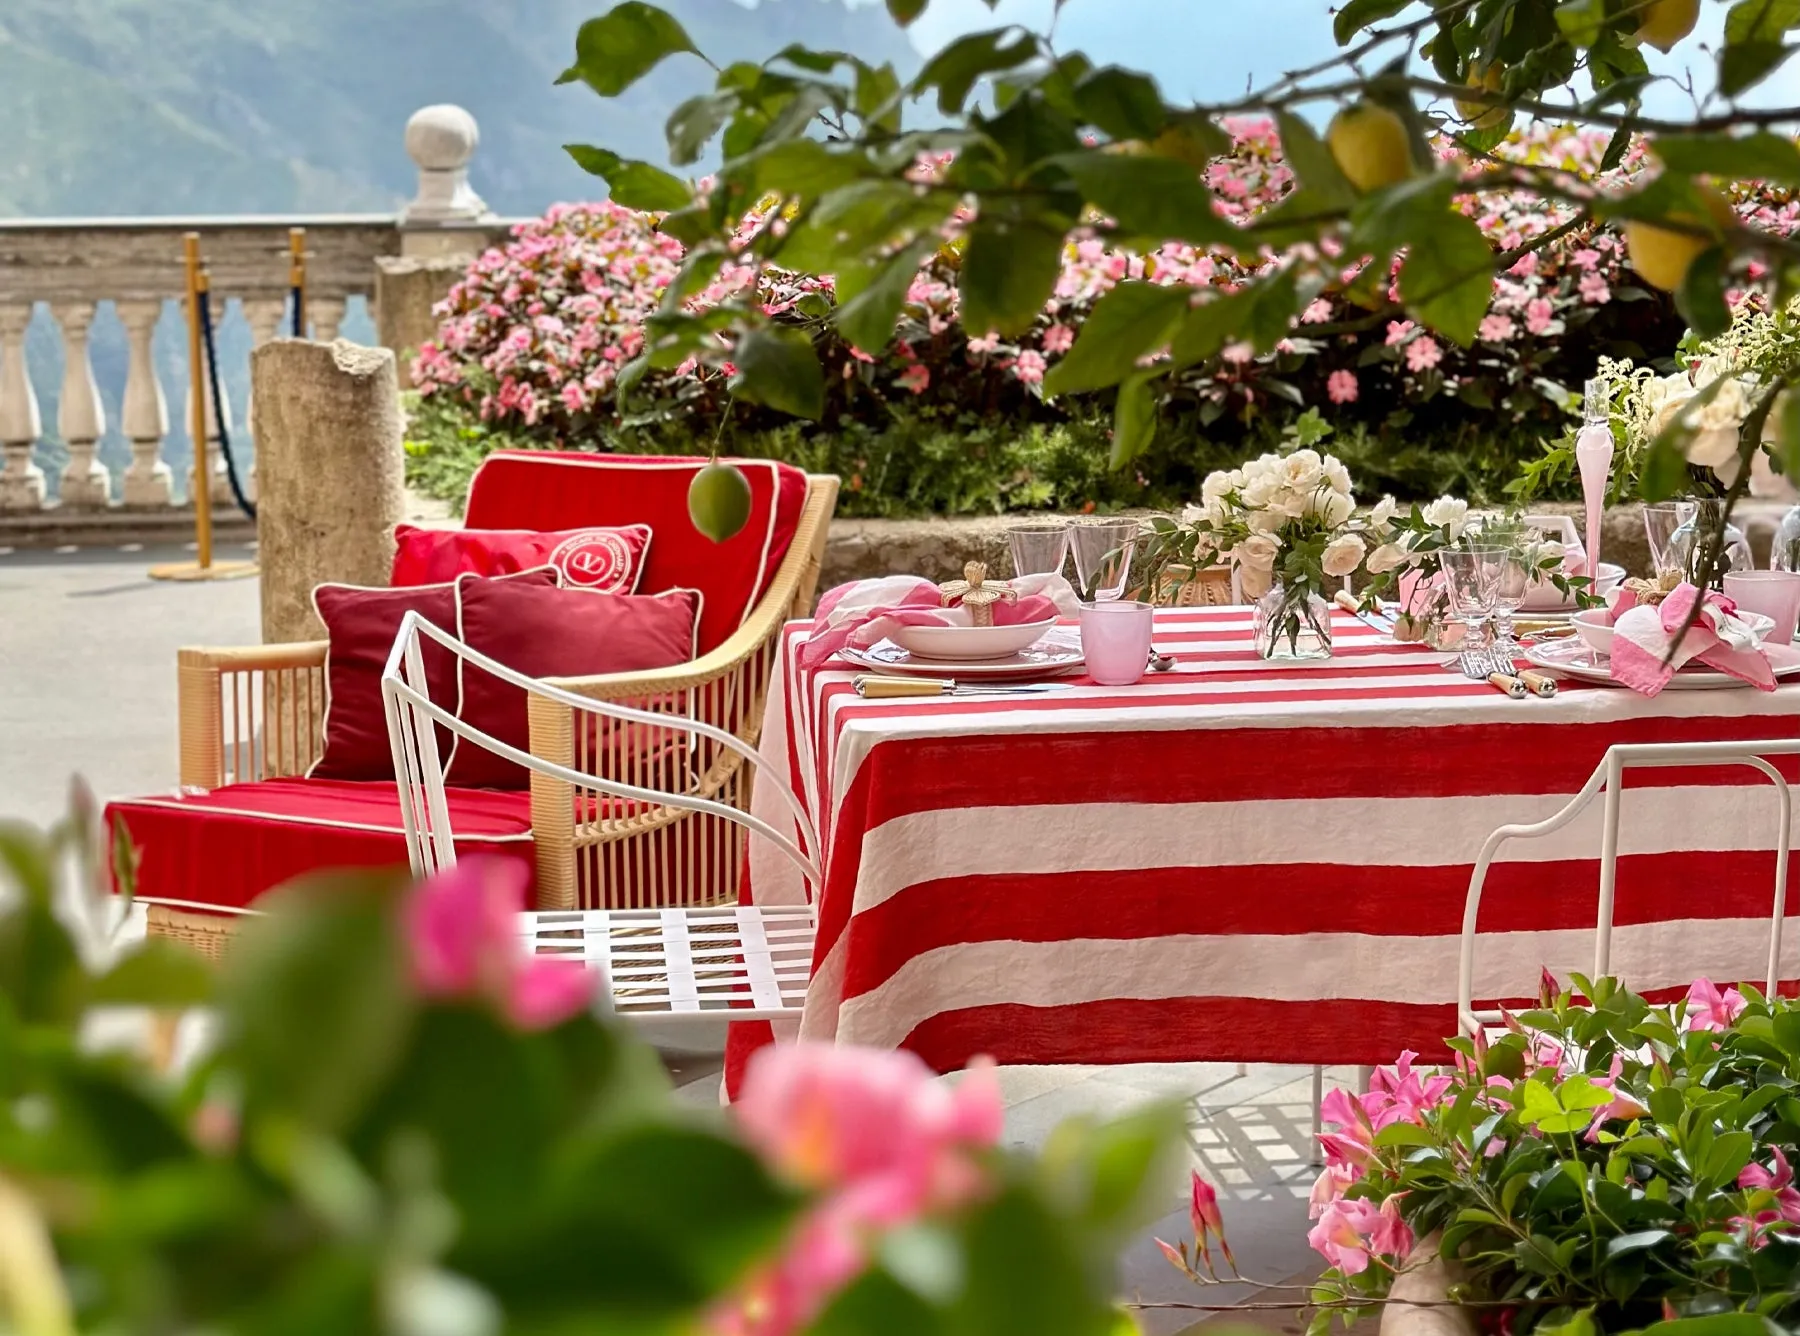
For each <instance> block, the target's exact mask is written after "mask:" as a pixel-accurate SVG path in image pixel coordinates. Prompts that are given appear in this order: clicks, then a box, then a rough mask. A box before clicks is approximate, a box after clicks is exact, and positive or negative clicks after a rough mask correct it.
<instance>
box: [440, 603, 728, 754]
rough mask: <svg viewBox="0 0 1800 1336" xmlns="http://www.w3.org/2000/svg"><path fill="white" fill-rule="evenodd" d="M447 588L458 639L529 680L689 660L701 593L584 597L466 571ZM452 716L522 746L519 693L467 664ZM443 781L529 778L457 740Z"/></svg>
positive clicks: (526, 745) (525, 739)
mask: <svg viewBox="0 0 1800 1336" xmlns="http://www.w3.org/2000/svg"><path fill="white" fill-rule="evenodd" d="M456 587H457V636H458V639H460V640H461V641H462V642H463V643H464V644H466V645H468V646H469V648H470V649H473V650H476V651H478V652H480V653H482V654H485V655H487V656H488V657H489V658H491V659H494V660H495V661H497V662H499V663H503V664H505V665H506V666H507V667H508V668H512V669H514V670H516V671H518V672H521V673H526V674H528V675H530V676H532V677H591V676H594V675H596V674H599V673H629V672H637V671H640V670H642V669H645V668H667V667H670V666H671V665H674V664H680V663H687V662H688V661H689V660H691V659H693V658H694V657H695V636H696V631H697V627H698V625H699V621H700V608H701V597H700V595H699V593H697V592H696V591H695V590H692V589H671V590H667V591H666V592H664V593H661V594H640V595H632V594H593V593H589V592H588V591H586V590H583V589H545V588H541V587H532V588H526V587H523V586H520V585H510V584H503V583H501V582H498V581H492V580H472V579H469V578H467V577H464V578H463V579H461V580H458V581H457V585H456ZM458 717H459V718H461V719H462V720H463V722H464V723H466V724H468V725H469V726H470V727H472V728H478V729H480V730H481V731H482V732H483V733H486V734H487V735H488V736H489V737H491V738H493V739H495V740H496V741H498V742H504V743H506V744H508V745H509V746H513V747H517V748H518V749H519V750H520V751H529V750H530V746H531V728H530V721H529V716H528V711H527V708H526V703H525V692H524V690H523V689H522V688H519V687H515V686H513V685H511V684H510V683H507V682H502V681H501V680H500V679H499V678H497V677H495V676H494V675H493V674H492V673H490V672H488V671H487V670H486V669H484V668H478V667H476V666H475V665H474V664H472V663H465V664H464V665H463V676H462V709H461V710H460V712H459V714H458ZM446 779H447V781H448V782H449V783H451V784H455V785H460V786H462V787H465V788H492V789H509V788H526V787H529V785H530V783H531V775H530V772H529V771H527V770H526V769H525V767H524V766H521V765H515V764H514V763H513V762H511V761H508V760H506V759H504V758H503V757H500V756H496V755H495V754H494V753H493V752H490V751H488V750H486V749H485V748H482V747H479V746H477V745H475V744H474V743H472V742H469V741H468V740H467V739H461V738H459V739H458V740H457V747H456V755H455V756H454V757H453V758H452V759H451V762H450V769H449V773H448V775H447V776H446Z"/></svg>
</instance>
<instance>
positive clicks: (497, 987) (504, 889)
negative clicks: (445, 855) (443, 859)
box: [405, 854, 596, 1030]
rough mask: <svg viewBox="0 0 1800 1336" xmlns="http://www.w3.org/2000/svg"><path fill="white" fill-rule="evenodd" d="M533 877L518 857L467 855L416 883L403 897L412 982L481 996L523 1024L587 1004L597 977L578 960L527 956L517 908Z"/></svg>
mask: <svg viewBox="0 0 1800 1336" xmlns="http://www.w3.org/2000/svg"><path fill="white" fill-rule="evenodd" d="M530 879H531V872H530V869H529V868H528V867H526V865H525V864H524V863H522V862H519V861H518V860H517V859H513V858H496V857H494V856H492V855H481V854H477V855H473V856H471V857H469V858H465V859H463V860H461V861H460V862H458V863H457V865H456V866H455V867H454V868H452V869H450V870H449V871H448V872H441V873H439V874H438V875H437V876H435V877H432V878H431V879H430V880H428V881H424V882H421V883H420V884H419V886H418V887H417V888H416V889H415V890H414V891H413V893H412V897H411V898H410V899H409V900H408V901H407V903H406V910H405V930H406V941H407V947H408V955H409V957H410V959H411V963H412V977H413V983H414V985H415V986H416V987H417V988H418V990H419V992H420V994H421V995H423V996H425V997H428V998H486V999H487V1000H488V1001H490V1002H492V1003H493V1004H494V1005H495V1006H496V1007H498V1008H499V1010H500V1011H501V1013H502V1014H503V1015H505V1016H506V1017H507V1019H508V1020H510V1021H511V1022H512V1023H513V1024H514V1025H516V1026H518V1027H519V1028H520V1029H522V1030H541V1029H545V1028H547V1027H549V1026H552V1025H558V1024H561V1023H562V1022H563V1021H566V1020H568V1019H569V1018H570V1017H571V1016H574V1015H577V1014H578V1013H580V1012H582V1011H584V1010H586V1009H587V1007H588V1005H589V1004H590V1003H591V1001H592V1000H593V995H594V986H595V978H596V976H595V975H594V973H593V972H592V971H590V970H589V969H588V968H587V967H586V966H584V965H583V964H581V962H579V961H575V960H566V959H558V958H556V957H550V956H533V955H528V954H527V953H526V950H525V944H524V941H523V939H522V938H521V937H520V936H519V920H518V916H519V913H520V912H521V911H522V910H523V909H524V908H525V891H526V886H527V883H528V882H529V881H530Z"/></svg>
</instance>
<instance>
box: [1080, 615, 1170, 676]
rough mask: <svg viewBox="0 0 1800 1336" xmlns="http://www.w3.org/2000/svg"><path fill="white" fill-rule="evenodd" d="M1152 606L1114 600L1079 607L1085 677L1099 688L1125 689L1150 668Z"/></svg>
mask: <svg viewBox="0 0 1800 1336" xmlns="http://www.w3.org/2000/svg"><path fill="white" fill-rule="evenodd" d="M1154 613H1155V606H1154V605H1153V604H1149V603H1136V602H1133V601H1132V600H1130V599H1117V600H1112V601H1109V602H1106V603H1083V604H1082V605H1081V653H1082V657H1083V658H1085V659H1086V660H1087V670H1088V676H1089V677H1091V678H1093V679H1094V681H1096V682H1098V683H1099V684H1100V685H1101V686H1103V687H1123V686H1129V685H1131V683H1133V682H1135V681H1137V680H1138V679H1139V678H1140V677H1142V676H1143V675H1144V670H1145V669H1146V668H1148V667H1149V666H1150V627H1151V622H1152V620H1153V614H1154Z"/></svg>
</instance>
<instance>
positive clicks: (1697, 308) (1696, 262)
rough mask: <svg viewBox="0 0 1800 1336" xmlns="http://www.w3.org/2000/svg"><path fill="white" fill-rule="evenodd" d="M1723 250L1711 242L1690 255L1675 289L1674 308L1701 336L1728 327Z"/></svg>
mask: <svg viewBox="0 0 1800 1336" xmlns="http://www.w3.org/2000/svg"><path fill="white" fill-rule="evenodd" d="M1727 277H1728V276H1727V274H1726V272H1725V251H1724V248H1723V247H1720V246H1711V247H1708V248H1707V249H1706V250H1703V251H1701V252H1700V254H1698V255H1696V256H1695V257H1694V258H1693V261H1692V262H1691V263H1690V264H1689V265H1688V267H1687V273H1685V274H1684V275H1682V278H1681V287H1680V288H1679V289H1678V290H1677V291H1676V293H1675V309H1676V310H1678V311H1680V312H1681V317H1682V319H1684V320H1686V321H1687V322H1688V324H1689V325H1690V326H1692V327H1693V330H1694V332H1695V333H1696V334H1698V335H1699V336H1700V337H1701V338H1703V339H1714V338H1717V337H1718V336H1719V335H1721V334H1723V333H1724V332H1725V331H1726V330H1728V329H1730V328H1731V308H1730V307H1729V306H1727V305H1726V304H1725V284H1726V281H1727Z"/></svg>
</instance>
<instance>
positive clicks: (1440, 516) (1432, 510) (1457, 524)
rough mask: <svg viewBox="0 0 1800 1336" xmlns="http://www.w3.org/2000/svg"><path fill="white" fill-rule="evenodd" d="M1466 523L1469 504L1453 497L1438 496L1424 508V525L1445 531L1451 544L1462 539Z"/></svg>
mask: <svg viewBox="0 0 1800 1336" xmlns="http://www.w3.org/2000/svg"><path fill="white" fill-rule="evenodd" d="M1468 522H1469V503H1468V502H1467V501H1459V500H1458V499H1457V498H1456V497H1454V496H1440V497H1439V498H1438V499H1437V500H1435V501H1433V502H1432V503H1431V504H1430V505H1428V506H1426V507H1425V523H1427V524H1429V525H1431V526H1432V527H1433V528H1437V529H1444V530H1446V531H1447V532H1448V533H1449V535H1450V541H1451V542H1453V543H1454V542H1455V541H1456V540H1457V539H1459V538H1461V537H1462V532H1463V527H1464V526H1465V525H1466V524H1468Z"/></svg>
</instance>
